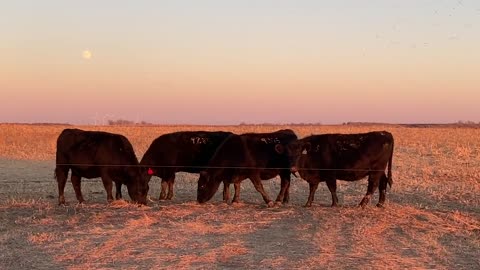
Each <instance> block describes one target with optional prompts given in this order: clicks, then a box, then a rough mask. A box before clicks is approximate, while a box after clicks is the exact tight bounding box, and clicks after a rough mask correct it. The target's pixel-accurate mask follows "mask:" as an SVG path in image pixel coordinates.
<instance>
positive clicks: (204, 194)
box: [197, 171, 220, 203]
mask: <svg viewBox="0 0 480 270" xmlns="http://www.w3.org/2000/svg"><path fill="white" fill-rule="evenodd" d="M219 186H220V182H219V181H215V179H214V177H212V176H211V175H210V174H209V173H208V172H207V171H201V172H200V179H198V188H197V201H198V202H199V203H205V202H207V201H209V200H210V199H211V198H212V197H213V195H215V193H216V192H217V190H218V187H219Z"/></svg>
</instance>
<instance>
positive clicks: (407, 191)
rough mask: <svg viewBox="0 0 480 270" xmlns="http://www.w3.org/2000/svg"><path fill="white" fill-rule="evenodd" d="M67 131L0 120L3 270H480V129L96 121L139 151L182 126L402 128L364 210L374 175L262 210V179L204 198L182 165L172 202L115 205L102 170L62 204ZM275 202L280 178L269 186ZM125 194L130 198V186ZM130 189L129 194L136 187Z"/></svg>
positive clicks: (299, 185)
mask: <svg viewBox="0 0 480 270" xmlns="http://www.w3.org/2000/svg"><path fill="white" fill-rule="evenodd" d="M64 128H65V126H32V125H11V124H0V172H1V173H0V269H150V268H154V269H162V268H165V269H167V268H168V269H183V268H188V269H192V268H193V269H218V268H220V269H223V268H227V269H232V268H242V269H270V268H278V269H294V268H302V269H324V268H333V269H338V268H342V269H343V268H346V269H405V268H407V269H412V268H417V269H480V129H475V128H461V127H448V128H447V127H445V128H442V127H435V128H421V127H420V128H412V127H404V126H394V125H392V126H349V125H345V126H292V127H289V126H281V127H279V126H226V127H220V126H215V127H203V126H167V127H156V126H151V127H100V126H98V127H97V126H84V127H80V128H82V129H86V130H104V131H109V132H115V133H120V134H123V135H125V136H126V137H128V138H129V139H130V141H131V142H132V144H133V146H134V148H135V149H136V151H137V156H138V158H139V159H140V158H141V157H142V155H143V153H144V152H145V151H146V149H147V148H148V146H149V144H150V143H151V141H152V140H153V139H154V138H156V137H157V136H159V135H161V134H164V133H168V132H173V131H179V130H229V131H232V132H236V133H243V132H268V131H274V130H276V129H279V128H292V129H293V130H294V131H295V132H296V133H297V135H299V137H304V136H306V135H310V134H317V133H333V132H335V133H337V132H338V133H357V132H365V131H371V130H387V131H390V132H391V133H392V134H393V135H394V137H395V153H394V159H393V181H394V184H393V187H392V189H388V190H387V202H386V204H385V208H383V209H379V208H376V207H375V203H376V200H377V198H378V197H377V196H378V194H375V195H376V196H375V197H374V199H373V202H372V203H371V204H370V205H369V206H368V207H366V208H365V209H361V208H358V207H356V206H357V204H358V203H359V202H360V200H361V198H362V197H363V195H364V194H365V192H366V185H367V183H366V179H364V180H361V181H357V182H355V183H345V182H341V181H339V188H338V196H339V203H340V205H341V206H340V207H337V208H331V207H330V206H329V205H330V193H329V191H328V189H327V187H326V185H324V184H322V185H321V187H320V188H319V190H318V191H317V194H316V197H315V202H314V205H313V207H311V208H304V207H302V205H303V204H304V203H305V202H306V200H307V194H308V185H307V183H306V182H305V181H303V180H301V179H293V180H292V185H291V191H290V193H291V195H290V197H291V202H290V203H289V204H288V205H283V206H280V207H274V208H267V207H266V206H265V204H264V203H263V200H262V198H261V196H260V195H259V194H258V192H256V191H255V189H254V188H253V185H252V184H251V183H250V182H248V181H244V182H243V183H242V201H243V202H242V203H240V204H236V205H227V204H224V203H222V202H221V192H217V194H216V195H215V197H214V198H213V199H212V201H211V202H210V203H207V204H205V205H199V204H197V203H196V201H195V199H196V179H197V176H196V175H193V174H186V173H180V174H178V176H177V180H176V183H175V192H176V193H175V197H174V199H173V200H172V201H168V202H164V201H161V202H159V201H156V200H155V198H158V195H159V189H160V187H159V186H160V181H159V179H157V178H155V179H154V180H153V181H152V182H150V194H149V195H150V197H151V198H152V199H153V200H154V201H152V202H150V203H149V206H146V207H145V206H144V207H138V206H136V205H132V204H130V203H128V202H126V201H115V202H113V203H111V204H107V202H106V195H105V191H104V189H103V186H102V184H101V181H99V180H98V179H93V180H83V183H82V190H83V192H84V196H85V199H86V200H87V202H86V203H85V204H82V205H78V204H77V203H76V199H75V195H74V193H73V188H72V186H71V185H70V184H67V188H66V199H67V202H68V203H69V204H68V205H67V206H57V189H56V182H55V180H54V179H53V168H54V159H55V143H56V138H57V136H58V134H59V133H60V132H61V131H62V130H63V129H64ZM264 185H265V187H266V190H267V192H268V193H269V194H270V196H271V197H274V196H275V195H276V193H277V192H278V190H279V187H280V183H279V179H274V180H271V181H265V182H264ZM123 193H124V195H126V194H127V193H126V192H125V190H124V192H123ZM127 197H128V196H127Z"/></svg>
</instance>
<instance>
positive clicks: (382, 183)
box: [377, 174, 388, 207]
mask: <svg viewBox="0 0 480 270" xmlns="http://www.w3.org/2000/svg"><path fill="white" fill-rule="evenodd" d="M387 184H388V178H387V176H386V175H385V174H383V175H382V178H380V185H379V186H378V192H379V193H380V196H379V198H378V203H377V207H383V204H384V203H385V195H386V190H387Z"/></svg>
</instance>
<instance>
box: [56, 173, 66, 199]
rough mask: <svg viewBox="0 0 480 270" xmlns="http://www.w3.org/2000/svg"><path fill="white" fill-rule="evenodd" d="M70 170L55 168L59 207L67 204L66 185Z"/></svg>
mask: <svg viewBox="0 0 480 270" xmlns="http://www.w3.org/2000/svg"><path fill="white" fill-rule="evenodd" d="M67 176H68V168H59V167H57V168H55V177H56V178H57V184H58V205H62V204H65V195H64V192H65V184H66V183H67Z"/></svg>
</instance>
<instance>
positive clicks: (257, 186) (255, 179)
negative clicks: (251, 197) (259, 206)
mask: <svg viewBox="0 0 480 270" xmlns="http://www.w3.org/2000/svg"><path fill="white" fill-rule="evenodd" d="M250 180H251V181H252V183H253V186H254V187H255V189H256V190H257V191H258V192H260V194H262V197H263V200H264V201H265V203H266V204H267V205H268V207H272V206H273V205H274V203H273V202H272V200H270V197H268V194H267V193H266V192H265V190H264V189H263V185H262V179H261V178H260V177H259V176H254V177H252V178H250Z"/></svg>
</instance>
